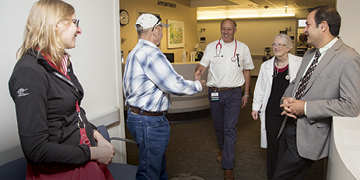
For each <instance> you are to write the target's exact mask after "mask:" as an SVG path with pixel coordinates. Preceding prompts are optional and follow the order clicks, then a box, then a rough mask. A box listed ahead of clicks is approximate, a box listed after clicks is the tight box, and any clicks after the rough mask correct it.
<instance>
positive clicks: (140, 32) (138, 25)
mask: <svg viewBox="0 0 360 180" xmlns="http://www.w3.org/2000/svg"><path fill="white" fill-rule="evenodd" d="M136 29H137V33H138V35H139V37H140V36H141V35H142V34H144V33H147V32H148V31H149V30H150V28H148V29H144V28H143V27H142V26H141V25H140V24H136Z"/></svg>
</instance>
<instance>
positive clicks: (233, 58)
mask: <svg viewBox="0 0 360 180" xmlns="http://www.w3.org/2000/svg"><path fill="white" fill-rule="evenodd" d="M220 40H221V38H220V39H219V41H218V43H217V44H216V46H215V50H216V55H218V54H217V49H218V46H220V52H221V48H222V44H221V43H220ZM234 40H235V51H234V56H233V57H232V58H231V61H232V62H235V60H236V58H235V56H236V49H237V43H236V39H234ZM219 54H220V53H219ZM218 56H219V55H218Z"/></svg>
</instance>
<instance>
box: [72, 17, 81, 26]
mask: <svg viewBox="0 0 360 180" xmlns="http://www.w3.org/2000/svg"><path fill="white" fill-rule="evenodd" d="M71 20H72V22H73V23H74V24H76V27H79V22H80V19H71Z"/></svg>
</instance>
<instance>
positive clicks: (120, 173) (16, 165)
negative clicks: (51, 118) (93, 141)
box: [0, 125, 138, 180]
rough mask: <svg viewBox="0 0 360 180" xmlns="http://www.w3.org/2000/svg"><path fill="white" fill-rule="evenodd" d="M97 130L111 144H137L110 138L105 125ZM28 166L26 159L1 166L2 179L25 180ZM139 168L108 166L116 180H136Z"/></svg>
mask: <svg viewBox="0 0 360 180" xmlns="http://www.w3.org/2000/svg"><path fill="white" fill-rule="evenodd" d="M97 128H98V130H99V131H100V133H101V135H103V136H104V138H105V139H106V140H108V141H109V142H110V141H111V140H120V141H126V142H129V143H133V144H136V143H135V141H134V140H129V139H124V138H118V137H112V138H110V136H109V132H108V131H107V129H106V127H105V126H104V125H101V126H98V127H97ZM26 166H27V162H26V159H25V157H21V158H19V159H16V160H13V161H11V162H8V163H6V164H3V165H1V166H0V179H9V180H24V179H25V177H26ZM137 168H138V167H137V166H134V165H130V164H122V163H111V164H110V165H109V166H108V169H109V170H110V172H111V174H112V176H113V177H114V179H115V180H117V179H121V180H135V176H136V171H137Z"/></svg>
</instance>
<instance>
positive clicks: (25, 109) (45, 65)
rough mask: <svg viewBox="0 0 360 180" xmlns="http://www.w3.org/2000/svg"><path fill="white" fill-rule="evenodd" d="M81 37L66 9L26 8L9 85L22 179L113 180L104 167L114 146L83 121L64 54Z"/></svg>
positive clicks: (43, 1) (51, 2)
mask: <svg viewBox="0 0 360 180" xmlns="http://www.w3.org/2000/svg"><path fill="white" fill-rule="evenodd" d="M81 33H82V30H81V28H80V27H79V19H76V16H75V9H74V8H73V7H72V6H71V5H70V4H67V3H65V2H63V1H60V0H40V1H37V2H36V3H35V4H34V5H33V7H32V8H31V11H30V14H29V17H28V20H27V24H26V29H25V38H24V42H23V44H22V46H21V47H20V48H19V50H18V53H17V55H18V58H19V60H18V62H17V63H16V65H15V67H14V70H13V73H12V75H11V77H10V80H9V90H10V95H11V97H12V98H13V100H14V103H15V106H16V115H17V124H18V132H19V137H20V143H21V147H22V150H23V152H24V155H25V157H26V159H27V161H28V166H27V174H26V179H74V180H75V179H76V180H78V179H113V178H112V176H111V174H110V172H109V171H108V169H107V167H106V166H105V165H107V164H109V163H110V162H111V160H112V158H113V155H114V149H113V146H112V145H111V144H110V143H109V142H108V141H106V140H105V139H104V138H103V137H102V136H101V134H100V133H99V132H98V131H97V130H96V127H95V126H94V125H93V124H91V123H90V122H89V121H88V120H87V118H86V116H85V111H84V109H82V108H81V106H80V105H81V100H82V98H83V96H84V91H83V88H82V86H81V84H80V82H79V81H78V79H77V77H76V76H75V74H74V71H73V67H72V63H71V61H70V55H69V54H68V53H67V52H66V51H65V50H66V49H72V48H75V44H76V38H77V36H78V35H80V34H81ZM95 142H97V146H95Z"/></svg>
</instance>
